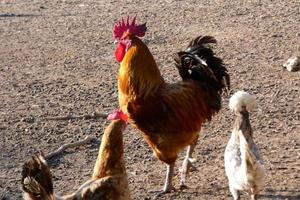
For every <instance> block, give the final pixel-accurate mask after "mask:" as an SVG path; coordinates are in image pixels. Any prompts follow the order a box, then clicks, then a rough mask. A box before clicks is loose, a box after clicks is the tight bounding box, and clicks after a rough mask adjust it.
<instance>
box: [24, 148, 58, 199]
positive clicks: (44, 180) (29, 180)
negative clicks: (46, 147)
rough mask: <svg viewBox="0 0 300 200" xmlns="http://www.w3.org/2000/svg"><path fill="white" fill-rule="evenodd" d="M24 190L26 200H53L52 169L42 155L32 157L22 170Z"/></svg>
mask: <svg viewBox="0 0 300 200" xmlns="http://www.w3.org/2000/svg"><path fill="white" fill-rule="evenodd" d="M22 189H23V191H24V194H23V196H24V199H26V200H53V199H54V198H53V182H52V175H51V172H50V169H49V167H48V165H47V162H46V160H45V158H44V157H43V155H42V154H39V155H36V156H33V157H31V158H30V159H29V160H28V161H27V162H25V164H24V165H23V169H22Z"/></svg>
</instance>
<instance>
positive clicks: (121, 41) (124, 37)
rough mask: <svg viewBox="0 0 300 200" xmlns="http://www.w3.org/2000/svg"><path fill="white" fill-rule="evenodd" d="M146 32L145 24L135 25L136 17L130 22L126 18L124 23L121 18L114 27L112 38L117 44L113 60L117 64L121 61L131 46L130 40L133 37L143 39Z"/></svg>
mask: <svg viewBox="0 0 300 200" xmlns="http://www.w3.org/2000/svg"><path fill="white" fill-rule="evenodd" d="M146 31H147V27H146V23H144V24H140V25H138V24H136V17H133V18H132V20H131V22H130V20H129V16H127V17H126V21H124V19H123V18H121V19H120V20H119V21H118V23H116V24H115V25H114V28H113V36H114V38H115V39H116V41H117V42H118V46H117V49H116V51H115V58H116V60H117V61H118V62H121V61H122V60H123V58H124V56H125V54H126V51H127V50H128V48H129V47H130V46H131V38H132V37H133V36H136V37H143V36H144V35H145V33H146Z"/></svg>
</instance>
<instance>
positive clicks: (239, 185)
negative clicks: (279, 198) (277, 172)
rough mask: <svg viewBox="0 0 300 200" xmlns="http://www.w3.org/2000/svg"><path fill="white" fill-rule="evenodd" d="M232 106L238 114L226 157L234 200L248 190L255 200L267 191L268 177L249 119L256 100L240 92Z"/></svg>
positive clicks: (226, 168) (230, 103)
mask: <svg viewBox="0 0 300 200" xmlns="http://www.w3.org/2000/svg"><path fill="white" fill-rule="evenodd" d="M229 107H230V109H231V110H233V111H234V112H235V114H236V115H237V117H236V121H235V125H234V129H233V131H232V134H231V137H230V140H229V142H228V144H227V146H226V150H225V154H224V159H225V171H226V175H227V177H228V180H229V190H230V192H231V194H232V196H233V199H234V200H238V199H239V191H240V190H245V191H247V192H248V193H249V194H250V195H251V199H252V200H255V199H256V198H257V197H256V195H257V193H258V192H259V191H260V190H262V188H263V184H264V178H265V172H264V167H263V164H262V160H261V158H260V155H259V152H258V149H257V146H256V145H255V143H254V140H253V132H252V128H251V124H250V120H249V111H250V110H252V109H254V108H255V107H256V102H255V98H254V96H252V95H250V94H248V93H246V92H244V91H238V92H236V93H235V94H234V95H233V96H232V97H231V98H230V101H229Z"/></svg>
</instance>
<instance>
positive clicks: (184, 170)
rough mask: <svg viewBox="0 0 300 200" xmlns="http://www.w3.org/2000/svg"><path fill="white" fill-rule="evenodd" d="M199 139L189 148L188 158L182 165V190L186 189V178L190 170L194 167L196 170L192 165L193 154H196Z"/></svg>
mask: <svg viewBox="0 0 300 200" xmlns="http://www.w3.org/2000/svg"><path fill="white" fill-rule="evenodd" d="M198 137H199V136H197V137H196V138H195V140H194V141H193V142H192V144H191V145H190V146H189V147H188V149H187V153H186V157H185V159H184V161H183V163H182V169H181V179H180V188H181V189H183V188H186V185H185V181H186V177H187V175H188V173H189V168H190V167H192V168H193V169H196V168H195V167H194V166H193V165H192V161H193V160H192V154H193V152H194V149H195V147H196V144H197V141H198Z"/></svg>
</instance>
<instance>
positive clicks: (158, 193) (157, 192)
mask: <svg viewBox="0 0 300 200" xmlns="http://www.w3.org/2000/svg"><path fill="white" fill-rule="evenodd" d="M175 190H176V189H175V187H174V186H170V187H168V188H164V189H163V190H150V191H149V193H154V199H156V198H158V197H161V196H163V195H164V194H168V193H170V192H172V191H175Z"/></svg>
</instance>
